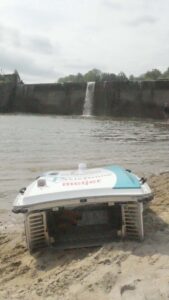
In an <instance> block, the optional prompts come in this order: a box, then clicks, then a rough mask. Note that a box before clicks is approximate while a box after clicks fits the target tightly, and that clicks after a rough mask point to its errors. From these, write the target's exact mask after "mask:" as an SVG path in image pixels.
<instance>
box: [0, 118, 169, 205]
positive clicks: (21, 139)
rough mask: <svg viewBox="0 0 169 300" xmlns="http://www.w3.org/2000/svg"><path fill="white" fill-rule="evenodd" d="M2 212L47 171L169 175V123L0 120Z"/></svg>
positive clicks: (36, 119)
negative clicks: (110, 169) (113, 169)
mask: <svg viewBox="0 0 169 300" xmlns="http://www.w3.org/2000/svg"><path fill="white" fill-rule="evenodd" d="M0 137H1V140H0V208H4V209H10V208H11V205H12V202H13V200H14V198H15V196H16V194H17V192H18V190H19V189H20V188H21V187H24V186H26V185H28V184H29V182H30V181H32V180H33V179H34V178H35V177H36V176H37V175H39V174H41V173H42V172H45V171H48V170H59V169H69V168H77V166H78V163H79V162H85V163H86V164H87V166H88V167H93V166H102V165H108V164H119V165H121V166H123V167H125V168H128V169H131V170H133V171H134V172H136V173H137V174H138V175H141V176H142V175H150V174H152V173H160V172H163V171H168V170H169V124H167V123H165V122H159V121H152V120H151V121H150V120H149V121H146V120H137V121H136V120H119V119H118V120H117V119H115V120H114V119H98V118H81V117H60V116H59V117H58V116H37V115H0Z"/></svg>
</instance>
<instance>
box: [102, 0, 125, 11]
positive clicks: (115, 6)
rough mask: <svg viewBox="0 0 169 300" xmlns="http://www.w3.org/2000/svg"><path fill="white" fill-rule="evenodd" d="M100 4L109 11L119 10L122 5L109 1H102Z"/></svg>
mask: <svg viewBox="0 0 169 300" xmlns="http://www.w3.org/2000/svg"><path fill="white" fill-rule="evenodd" d="M102 4H103V5H104V6H105V7H106V8H108V9H111V10H121V9H122V8H123V6H122V4H121V3H119V1H111V0H102Z"/></svg>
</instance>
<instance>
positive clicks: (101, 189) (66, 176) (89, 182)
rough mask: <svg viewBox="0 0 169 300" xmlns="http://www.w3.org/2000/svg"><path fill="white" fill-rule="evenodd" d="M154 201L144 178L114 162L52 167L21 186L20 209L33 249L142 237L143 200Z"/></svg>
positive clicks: (17, 202)
mask: <svg viewBox="0 0 169 300" xmlns="http://www.w3.org/2000/svg"><path fill="white" fill-rule="evenodd" d="M152 199H153V194H152V192H151V189H150V187H149V186H148V184H147V183H146V180H145V179H144V178H139V177H137V176H136V175H135V174H133V173H132V172H131V171H130V170H125V169H123V168H121V167H119V166H116V165H112V166H107V167H102V168H93V169H87V168H86V166H85V164H80V165H79V168H78V169H77V170H69V171H50V172H47V173H45V174H43V175H42V176H40V177H38V178H37V179H36V180H35V181H34V182H33V183H31V184H30V185H29V186H28V187H27V188H23V189H21V190H20V192H19V194H18V196H17V197H16V199H15V201H14V204H13V212H14V213H23V214H24V215H25V232H26V240H27V246H28V249H29V250H33V249H36V248H41V247H44V246H47V245H53V246H55V247H56V248H61V249H64V248H77V247H84V246H85V247H89V246H96V245H101V244H103V243H106V242H110V241H113V240H114V239H116V238H118V236H121V237H126V238H134V239H140V240H142V239H143V238H144V228H143V204H144V203H145V202H148V201H150V200H152Z"/></svg>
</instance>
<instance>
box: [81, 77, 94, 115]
mask: <svg viewBox="0 0 169 300" xmlns="http://www.w3.org/2000/svg"><path fill="white" fill-rule="evenodd" d="M94 90H95V82H88V83H87V87H86V96H85V101H84V107H83V116H92V110H93V99H94Z"/></svg>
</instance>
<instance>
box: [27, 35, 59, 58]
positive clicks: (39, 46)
mask: <svg viewBox="0 0 169 300" xmlns="http://www.w3.org/2000/svg"><path fill="white" fill-rule="evenodd" d="M24 46H25V47H28V48H29V49H30V50H32V51H36V52H38V53H41V54H51V53H52V52H53V51H54V48H53V46H52V44H51V42H50V40H49V39H48V38H45V37H39V36H32V37H27V38H25V41H24ZM58 48H59V47H57V52H58Z"/></svg>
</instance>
